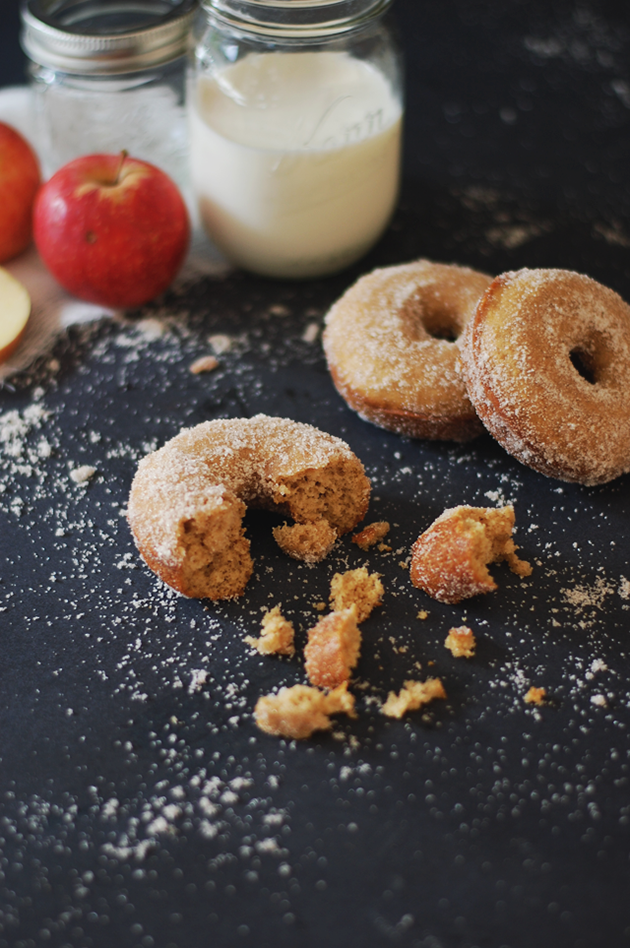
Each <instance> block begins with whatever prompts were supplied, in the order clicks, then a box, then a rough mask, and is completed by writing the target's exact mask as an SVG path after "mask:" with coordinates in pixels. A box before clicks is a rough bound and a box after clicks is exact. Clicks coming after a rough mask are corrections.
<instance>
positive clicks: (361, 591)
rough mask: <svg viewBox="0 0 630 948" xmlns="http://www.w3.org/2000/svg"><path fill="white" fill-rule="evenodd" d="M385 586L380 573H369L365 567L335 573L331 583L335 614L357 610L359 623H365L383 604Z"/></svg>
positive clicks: (331, 600)
mask: <svg viewBox="0 0 630 948" xmlns="http://www.w3.org/2000/svg"><path fill="white" fill-rule="evenodd" d="M383 592H384V590H383V584H382V582H381V579H380V575H379V573H368V571H367V569H366V568H365V566H362V567H361V568H360V569H349V570H347V571H346V572H345V573H335V575H334V576H333V578H332V580H331V583H330V604H331V607H332V609H333V610H334V611H335V612H340V611H341V610H343V609H349V608H350V606H352V605H355V606H356V608H357V622H363V621H364V619H367V617H368V616H369V615H370V613H371V612H372V610H373V609H375V608H376V606H380V605H381V604H382V602H383Z"/></svg>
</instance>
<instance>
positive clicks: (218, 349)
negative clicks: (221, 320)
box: [208, 333, 234, 355]
mask: <svg viewBox="0 0 630 948" xmlns="http://www.w3.org/2000/svg"><path fill="white" fill-rule="evenodd" d="M208 342H209V343H210V345H211V346H212V349H213V351H214V353H215V355H222V354H223V353H224V352H229V351H230V349H231V348H232V345H233V343H234V340H233V339H232V337H231V336H226V335H224V334H223V333H216V334H215V335H214V336H208Z"/></svg>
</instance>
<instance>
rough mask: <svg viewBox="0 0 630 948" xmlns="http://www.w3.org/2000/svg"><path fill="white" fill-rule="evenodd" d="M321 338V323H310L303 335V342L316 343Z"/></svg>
mask: <svg viewBox="0 0 630 948" xmlns="http://www.w3.org/2000/svg"><path fill="white" fill-rule="evenodd" d="M318 336H319V323H309V324H308V326H307V327H306V329H305V330H304V332H303V333H302V341H303V342H315V340H316V339H317V337H318Z"/></svg>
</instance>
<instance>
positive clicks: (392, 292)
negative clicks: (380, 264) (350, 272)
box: [324, 260, 492, 441]
mask: <svg viewBox="0 0 630 948" xmlns="http://www.w3.org/2000/svg"><path fill="white" fill-rule="evenodd" d="M491 281H492V278H491V277H489V276H486V275H485V274H483V273H478V272H476V271H475V270H470V269H468V268H467V267H458V266H454V265H452V266H449V265H446V264H441V263H431V262H430V261H429V260H418V261H416V262H414V263H407V264H403V265H402V266H397V267H387V268H385V269H382V270H374V271H373V273H369V274H368V275H367V276H364V277H361V279H360V280H359V281H358V282H357V283H355V284H354V286H352V287H350V289H349V290H347V291H346V292H345V293H344V295H343V296H342V297H341V299H339V300H338V301H337V302H336V303H335V305H334V306H333V307H332V309H331V310H330V312H329V313H328V315H327V317H326V329H325V332H324V350H325V352H326V359H327V361H328V368H329V370H330V374H331V376H332V379H333V382H334V384H335V387H336V388H337V391H338V392H339V394H340V395H341V397H342V398H343V399H344V400H345V401H346V402H347V403H348V405H349V406H350V407H351V408H353V409H354V410H355V411H356V412H358V413H359V415H360V416H361V417H362V418H364V419H365V420H366V421H371V422H372V423H373V424H375V425H379V426H380V427H381V428H387V429H389V430H390V431H396V432H397V433H398V434H403V435H408V436H410V437H412V438H432V439H445V440H453V441H468V440H470V439H471V438H474V437H476V435H478V434H480V433H481V431H483V428H482V426H481V424H480V422H479V420H478V419H477V416H476V414H475V411H474V409H473V407H472V405H471V403H470V401H469V399H468V396H467V394H466V388H465V386H464V382H463V380H462V378H461V377H460V374H459V371H458V365H459V349H458V346H457V345H456V344H455V343H454V342H453V341H452V340H456V339H457V338H458V337H459V336H460V334H461V333H462V331H463V329H464V327H465V325H466V323H467V322H468V320H469V319H470V318H471V317H472V315H473V313H474V311H475V307H476V305H477V302H478V300H479V298H480V296H481V295H482V294H483V293H484V292H485V290H486V289H487V287H488V285H489V284H490V283H491Z"/></svg>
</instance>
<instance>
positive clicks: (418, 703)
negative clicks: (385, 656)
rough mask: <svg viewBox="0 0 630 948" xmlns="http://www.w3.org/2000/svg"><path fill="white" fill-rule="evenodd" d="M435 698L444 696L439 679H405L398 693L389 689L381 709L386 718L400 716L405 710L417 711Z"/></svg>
mask: <svg viewBox="0 0 630 948" xmlns="http://www.w3.org/2000/svg"><path fill="white" fill-rule="evenodd" d="M436 698H446V692H445V690H444V686H443V684H442V681H441V679H439V678H427V680H426V681H406V682H405V683H404V686H403V687H402V688H401V690H400V691H399V692H398V694H396V693H395V692H394V691H390V693H389V695H388V696H387V701H386V702H385V704H384V705H383V707H382V708H381V711H382V712H383V714H385V715H387V717H388V718H402V717H403V715H404V714H406V713H407V711H417V709H418V708H420V707H422V705H424V704H430V702H431V701H434V700H435V699H436Z"/></svg>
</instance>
